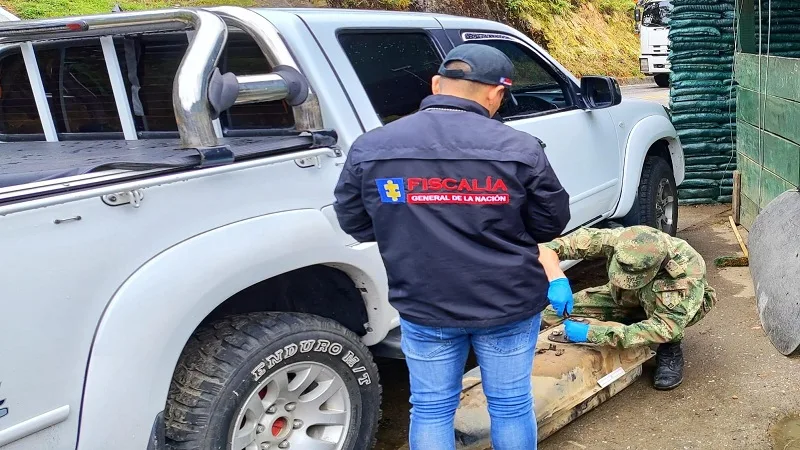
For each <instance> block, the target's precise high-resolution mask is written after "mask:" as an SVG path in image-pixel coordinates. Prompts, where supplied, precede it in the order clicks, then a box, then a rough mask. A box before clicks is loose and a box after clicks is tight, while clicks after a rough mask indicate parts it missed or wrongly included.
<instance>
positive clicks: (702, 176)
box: [681, 164, 733, 187]
mask: <svg viewBox="0 0 800 450" xmlns="http://www.w3.org/2000/svg"><path fill="white" fill-rule="evenodd" d="M723 165H724V164H723ZM732 177H733V170H719V168H718V167H717V166H716V165H714V166H711V168H710V169H707V170H703V171H696V170H694V169H690V168H689V166H686V175H685V177H684V179H685V180H705V181H707V183H706V184H707V185H708V186H727V185H728V184H726V183H727V182H728V179H730V180H731V182H732V181H733V179H732ZM681 186H683V184H681ZM694 187H702V186H694Z"/></svg>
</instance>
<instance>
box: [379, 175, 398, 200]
mask: <svg viewBox="0 0 800 450" xmlns="http://www.w3.org/2000/svg"><path fill="white" fill-rule="evenodd" d="M383 188H384V189H385V190H386V196H387V197H389V198H390V199H392V201H393V202H396V201H397V200H400V197H401V196H402V194H400V185H399V184H397V183H395V182H394V181H392V180H389V181H387V182H386V184H384V185H383Z"/></svg>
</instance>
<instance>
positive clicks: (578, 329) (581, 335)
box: [564, 320, 589, 342]
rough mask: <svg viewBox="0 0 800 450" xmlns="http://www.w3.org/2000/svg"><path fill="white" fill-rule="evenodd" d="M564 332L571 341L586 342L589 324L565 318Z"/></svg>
mask: <svg viewBox="0 0 800 450" xmlns="http://www.w3.org/2000/svg"><path fill="white" fill-rule="evenodd" d="M564 334H566V335H567V339H569V340H570V341H571V342H586V341H587V339H588V337H589V324H588V323H580V322H575V321H572V320H565V321H564Z"/></svg>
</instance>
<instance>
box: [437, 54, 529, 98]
mask: <svg viewBox="0 0 800 450" xmlns="http://www.w3.org/2000/svg"><path fill="white" fill-rule="evenodd" d="M455 61H460V62H463V63H465V64H466V65H468V66H469V67H470V71H469V72H467V71H464V70H461V69H447V68H446V66H447V65H448V64H450V63H451V62H455ZM439 75H441V76H443V77H445V78H453V79H460V80H470V81H475V82H478V83H483V84H488V85H492V86H505V87H506V88H510V87H511V85H512V79H513V78H514V64H512V63H511V60H510V59H508V56H506V55H505V53H503V52H501V51H500V50H498V49H496V48H494V47H490V46H488V45H483V44H462V45H459V46H458V47H456V48H454V49H452V50H450V52H449V53H448V54H447V56H446V57H445V58H444V62H442V65H441V66H439Z"/></svg>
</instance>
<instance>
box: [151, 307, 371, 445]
mask: <svg viewBox="0 0 800 450" xmlns="http://www.w3.org/2000/svg"><path fill="white" fill-rule="evenodd" d="M309 330H317V331H328V332H333V333H336V334H340V335H343V336H345V337H346V338H347V339H348V340H350V341H352V342H356V343H360V338H359V337H358V336H356V334H355V333H353V332H352V331H350V330H348V329H346V328H345V327H343V326H342V325H339V324H338V323H336V322H334V321H332V320H328V319H324V318H322V317H319V316H315V315H311V314H302V313H266V312H257V313H250V314H242V315H236V316H230V317H226V318H223V319H220V320H217V321H215V322H213V323H211V324H208V325H205V326H202V327H201V328H199V329H198V330H197V331H196V332H195V333H194V335H193V336H192V337H191V338H190V339H189V341H188V342H187V344H186V346H185V347H184V350H183V353H182V354H181V356H180V358H179V360H178V364H177V366H176V369H175V373H174V375H173V380H172V386H170V390H169V395H168V397H167V404H166V409H165V425H166V433H165V435H166V438H167V448H169V449H174V450H184V449H185V450H188V449H197V448H198V444H197V439H198V437H199V436H201V435H202V431H203V428H204V427H206V426H207V425H208V423H209V419H210V417H211V411H212V408H213V407H214V404H215V400H216V396H217V395H218V394H219V393H220V392H222V391H223V390H224V388H225V384H226V382H227V381H228V378H229V377H231V376H232V375H233V373H234V372H235V371H236V370H237V369H238V366H239V365H241V364H242V363H244V362H245V361H246V360H247V359H248V358H249V357H250V356H251V355H252V353H254V352H257V351H258V350H259V349H260V348H262V347H263V346H265V345H268V344H269V343H270V341H272V340H274V339H276V338H277V337H284V336H287V335H292V334H297V333H301V332H307V331H309ZM364 353H365V358H363V362H364V364H366V365H369V366H370V367H374V365H375V363H374V361H373V358H372V355H371V353H370V352H369V351H365V352H364ZM375 382H376V385H377V394H378V404H380V398H381V396H382V387H381V385H380V380H379V379H376V380H375ZM380 416H381V412H380V409H379V411H378V421H377V422H376V423H378V422H380ZM375 442H376V437H375V435H374V434H373V438H372V442H371V445H370V447H368V448H371V447H372V446H374V445H375Z"/></svg>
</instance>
